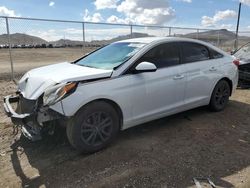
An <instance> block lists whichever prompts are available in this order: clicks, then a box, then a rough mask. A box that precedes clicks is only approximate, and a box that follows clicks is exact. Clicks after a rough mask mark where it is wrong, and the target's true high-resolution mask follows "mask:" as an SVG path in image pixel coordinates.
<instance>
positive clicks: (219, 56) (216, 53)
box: [209, 49, 223, 59]
mask: <svg viewBox="0 0 250 188" xmlns="http://www.w3.org/2000/svg"><path fill="white" fill-rule="evenodd" d="M209 51H210V55H211V58H212V59H218V58H222V57H223V55H222V54H221V53H219V52H217V51H215V50H213V49H210V50H209Z"/></svg>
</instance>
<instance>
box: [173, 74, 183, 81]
mask: <svg viewBox="0 0 250 188" xmlns="http://www.w3.org/2000/svg"><path fill="white" fill-rule="evenodd" d="M183 78H184V75H181V74H177V75H176V76H175V77H174V78H173V79H174V80H181V79H183Z"/></svg>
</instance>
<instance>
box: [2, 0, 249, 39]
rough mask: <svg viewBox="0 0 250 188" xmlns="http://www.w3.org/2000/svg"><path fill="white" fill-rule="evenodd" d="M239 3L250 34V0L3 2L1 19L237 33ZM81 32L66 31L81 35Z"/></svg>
mask: <svg viewBox="0 0 250 188" xmlns="http://www.w3.org/2000/svg"><path fill="white" fill-rule="evenodd" d="M239 1H241V2H242V3H243V5H242V13H241V22H240V30H241V31H243V30H244V31H250V19H249V18H250V0H71V1H70V0H0V15H2V16H14V17H32V18H46V19H61V20H77V21H87V22H104V23H105V22H107V23H122V24H142V25H144V24H145V25H164V26H178V27H195V28H208V29H218V28H220V29H221V28H225V29H229V30H235V28H236V22H237V11H238V5H239ZM55 29H58V28H55ZM55 29H54V30H55ZM80 29H81V28H80V26H78V30H77V28H75V27H67V28H64V30H67V32H68V33H71V34H73V33H75V34H76V33H77V32H78V35H79V34H80ZM91 29H92V30H91ZM95 29H96V28H94V27H92V28H91V27H89V28H88V31H89V32H95V31H96V30H95ZM115 29H116V30H117V32H119V28H115ZM49 30H51V31H50V32H51V36H52V35H53V32H54V34H55V31H53V29H51V28H48V27H47V28H41V29H40V30H39V31H38V30H35V29H33V31H29V32H31V33H32V32H33V33H37V32H41V33H42V32H49ZM106 32H110V31H108V29H106ZM126 32H127V31H126ZM55 35H56V34H55ZM78 37H79V36H78ZM93 37H96V36H95V35H93ZM51 40H53V37H52V38H51Z"/></svg>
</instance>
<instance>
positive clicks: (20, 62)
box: [0, 47, 95, 79]
mask: <svg viewBox="0 0 250 188" xmlns="http://www.w3.org/2000/svg"><path fill="white" fill-rule="evenodd" d="M94 49H95V48H84V49H82V48H80V47H79V48H37V49H36V48H32V49H12V60H13V62H14V63H13V67H14V72H15V76H16V77H17V78H20V76H21V75H22V74H23V73H25V72H26V71H28V70H30V69H32V68H36V67H39V66H43V65H49V64H53V63H59V62H65V61H73V60H76V59H78V58H80V57H82V56H83V55H84V54H86V53H88V52H90V51H93V50H94ZM0 57H1V58H0V79H3V78H6V77H7V78H8V77H9V76H10V72H11V68H10V59H9V50H8V49H0Z"/></svg>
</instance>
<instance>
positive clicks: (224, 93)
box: [215, 83, 230, 106]
mask: <svg viewBox="0 0 250 188" xmlns="http://www.w3.org/2000/svg"><path fill="white" fill-rule="evenodd" d="M229 95H230V94H229V88H228V85H227V84H226V83H223V84H222V85H221V86H220V87H219V88H218V89H217V91H216V93H215V102H216V105H217V106H224V105H225V103H226V102H227V100H228V97H229Z"/></svg>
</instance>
